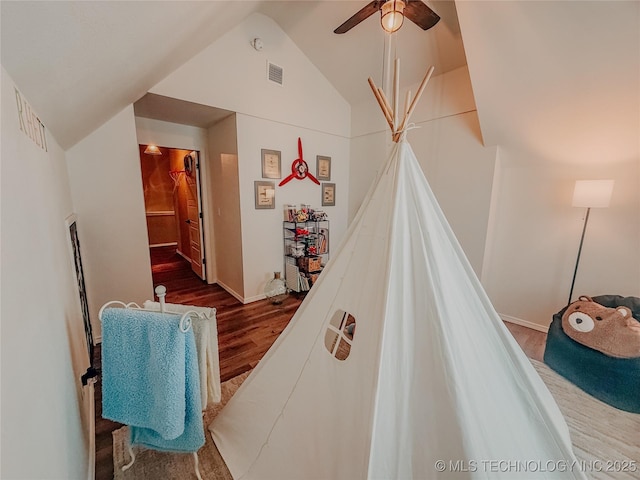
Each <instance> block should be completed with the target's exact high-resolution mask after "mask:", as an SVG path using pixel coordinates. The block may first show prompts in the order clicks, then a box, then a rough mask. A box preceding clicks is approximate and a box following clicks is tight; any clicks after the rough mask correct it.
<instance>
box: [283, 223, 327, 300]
mask: <svg viewBox="0 0 640 480" xmlns="http://www.w3.org/2000/svg"><path fill="white" fill-rule="evenodd" d="M282 238H283V242H284V276H285V283H286V285H287V288H288V289H289V290H293V291H294V292H306V291H308V290H309V289H310V288H311V287H312V286H313V284H314V283H315V282H316V280H317V279H318V275H320V272H322V269H323V268H324V266H325V265H326V263H327V261H328V260H329V220H309V221H306V222H283V223H282Z"/></svg>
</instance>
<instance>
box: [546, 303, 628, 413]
mask: <svg viewBox="0 0 640 480" xmlns="http://www.w3.org/2000/svg"><path fill="white" fill-rule="evenodd" d="M593 300H594V301H595V302H598V303H599V304H600V305H604V306H605V307H609V308H615V307H620V306H624V307H628V308H629V309H630V310H631V312H632V313H633V317H634V318H635V319H636V320H637V321H639V322H640V298H637V297H622V296H620V295H601V296H597V297H593ZM566 309H567V307H565V308H563V309H562V310H560V311H559V312H558V313H556V314H555V315H554V316H553V321H552V322H551V326H550V327H549V333H548V335H547V345H546V348H545V352H544V362H545V363H546V364H547V365H549V366H550V367H551V368H552V369H553V370H555V371H556V372H558V373H559V374H560V375H562V376H563V377H565V378H566V379H567V380H569V381H571V382H572V383H574V384H575V385H577V386H578V387H580V388H581V389H582V390H584V391H585V392H587V393H589V394H590V395H592V396H594V397H596V398H597V399H599V400H601V401H603V402H605V403H608V404H609V405H612V406H614V407H616V408H619V409H621V410H626V411H628V412H633V413H640V358H615V357H610V356H608V355H605V354H604V353H601V352H598V351H597V350H593V349H591V348H589V347H586V346H584V345H582V344H580V343H578V342H576V341H575V340H572V339H571V338H569V337H568V336H567V334H565V333H564V330H563V329H562V315H563V314H564V311H565V310H566Z"/></svg>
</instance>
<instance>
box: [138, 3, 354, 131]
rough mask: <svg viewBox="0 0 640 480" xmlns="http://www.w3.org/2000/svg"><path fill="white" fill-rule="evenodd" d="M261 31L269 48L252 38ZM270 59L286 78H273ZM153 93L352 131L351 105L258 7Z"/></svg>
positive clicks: (309, 125)
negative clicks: (257, 45)
mask: <svg viewBox="0 0 640 480" xmlns="http://www.w3.org/2000/svg"><path fill="white" fill-rule="evenodd" d="M255 37H260V38H261V39H262V41H263V43H264V49H263V50H261V51H259V52H258V51H256V50H255V49H254V48H253V47H252V46H251V45H250V42H251V40H252V39H253V38H255ZM267 61H271V62H272V63H275V64H276V65H279V66H281V67H283V69H284V84H283V86H279V85H276V84H274V83H273V82H269V81H267V78H266V74H267ZM150 92H151V93H156V94H158V95H164V96H167V97H173V98H179V99H182V100H188V101H190V102H194V103H200V104H203V105H210V106H214V107H218V108H223V109H225V110H229V111H231V112H238V113H244V114H247V115H252V116H256V117H260V118H268V119H270V120H274V121H279V122H282V123H286V124H289V125H302V126H305V127H307V128H311V129H315V130H319V131H323V132H328V133H333V134H337V135H348V133H349V128H350V123H349V105H348V103H347V102H346V101H345V100H344V99H343V98H342V97H341V96H340V95H339V94H338V92H337V91H336V90H335V88H333V86H332V85H331V84H330V83H329V82H328V81H327V79H326V78H325V77H324V76H322V74H321V73H320V71H319V70H318V69H317V68H316V67H315V65H313V64H312V63H311V62H310V61H309V59H308V58H307V57H306V56H305V55H304V54H303V53H302V52H301V51H300V49H299V48H298V47H297V46H296V45H295V44H294V43H293V41H292V40H291V39H290V38H289V37H288V36H287V35H286V34H285V33H284V32H283V31H282V29H281V28H280V27H279V26H278V25H277V24H276V23H275V22H274V21H273V20H271V19H270V18H269V17H266V16H264V15H261V14H257V13H254V14H252V15H250V16H249V17H247V19H246V20H245V21H244V22H242V23H241V24H239V25H238V26H237V27H235V28H234V29H233V30H231V31H230V32H228V33H227V34H225V35H224V36H223V37H221V38H220V39H219V40H217V41H216V42H214V43H213V44H211V45H210V46H209V47H207V48H206V49H204V50H203V51H202V52H200V53H199V54H198V55H196V56H194V57H193V58H192V59H191V60H189V61H188V62H186V63H185V64H184V65H183V66H182V67H180V68H179V69H177V70H176V71H175V72H173V73H172V74H171V75H169V76H168V77H167V78H165V79H164V80H162V81H161V82H160V83H158V84H157V85H156V86H155V87H153V88H152V89H151V90H150Z"/></svg>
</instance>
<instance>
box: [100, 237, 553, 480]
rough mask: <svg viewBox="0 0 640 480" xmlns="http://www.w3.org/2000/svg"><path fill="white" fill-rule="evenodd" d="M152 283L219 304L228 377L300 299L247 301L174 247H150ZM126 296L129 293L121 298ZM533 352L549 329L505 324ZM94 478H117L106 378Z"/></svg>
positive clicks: (252, 360)
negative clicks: (199, 272)
mask: <svg viewBox="0 0 640 480" xmlns="http://www.w3.org/2000/svg"><path fill="white" fill-rule="evenodd" d="M151 265H152V275H153V284H154V288H155V286H157V285H164V286H165V287H167V297H166V300H167V302H170V303H183V304H187V305H197V306H202V307H207V306H209V307H210V306H214V307H216V309H217V312H216V317H217V321H218V344H219V355H220V377H221V380H222V381H223V382H224V381H226V380H229V379H230V378H233V377H235V376H236V375H240V374H241V373H244V372H246V371H247V370H250V369H251V368H253V367H255V366H256V364H257V363H258V361H259V360H260V359H261V358H262V356H263V355H264V354H265V353H266V351H267V350H268V349H269V347H271V345H272V344H273V342H274V341H275V340H276V338H278V335H280V333H281V332H282V330H284V328H285V327H286V326H287V324H288V323H289V321H290V320H291V317H293V314H294V313H295V311H296V310H297V308H298V306H299V305H300V303H301V301H302V299H301V298H300V297H296V296H293V295H289V297H288V298H287V299H286V301H285V302H284V303H283V304H281V305H272V304H271V303H270V302H269V301H266V300H263V301H259V302H254V303H250V304H248V305H243V304H242V303H240V302H239V301H238V300H236V299H235V298H234V297H233V296H231V295H230V294H229V293H227V292H226V291H225V290H223V289H222V288H221V287H219V286H218V285H207V284H206V283H205V282H203V281H202V280H200V279H199V278H198V277H197V276H196V275H195V274H194V273H193V272H192V271H191V267H190V265H189V263H188V262H187V261H186V260H185V259H183V258H182V257H181V256H180V255H178V254H177V253H175V247H158V248H153V249H151ZM122 300H127V299H122ZM507 327H508V328H509V330H510V331H511V333H512V334H513V336H514V337H515V339H516V341H518V343H519V344H520V346H521V347H522V349H523V350H524V352H525V354H526V355H527V356H528V357H530V358H535V359H536V360H542V354H543V352H544V345H545V341H546V334H544V333H542V332H538V331H535V330H531V329H529V328H526V327H521V326H518V325H514V324H507ZM100 354H101V350H100V345H97V346H96V349H95V357H96V358H95V365H96V366H97V367H99V366H100ZM95 398H96V477H95V478H96V480H112V479H113V443H112V435H111V432H113V431H114V430H117V429H118V428H120V427H121V426H122V425H120V424H118V423H114V422H112V421H110V420H105V419H103V418H102V383H101V380H98V382H97V383H96V394H95Z"/></svg>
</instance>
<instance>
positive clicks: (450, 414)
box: [210, 70, 584, 480]
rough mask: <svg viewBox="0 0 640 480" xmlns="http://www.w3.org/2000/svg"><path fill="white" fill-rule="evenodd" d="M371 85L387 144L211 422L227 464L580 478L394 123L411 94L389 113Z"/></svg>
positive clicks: (534, 379)
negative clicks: (339, 229) (313, 276)
mask: <svg viewBox="0 0 640 480" xmlns="http://www.w3.org/2000/svg"><path fill="white" fill-rule="evenodd" d="M431 71H432V70H430V72H429V74H428V75H427V76H426V77H425V81H423V84H422V86H421V89H420V91H419V92H418V94H417V95H416V98H415V99H414V102H412V107H413V106H415V101H416V100H417V98H418V97H419V95H420V93H421V91H422V89H423V88H424V85H426V82H427V80H428V77H429V76H430V73H431ZM396 78H397V77H396ZM370 83H371V86H372V88H373V89H374V93H376V97H377V98H378V100H379V102H380V105H381V107H383V111H384V110H387V111H386V112H385V116H387V113H388V114H389V115H388V116H387V119H388V120H390V122H389V123H390V125H391V126H392V132H393V135H394V140H396V142H397V143H396V145H395V146H394V148H393V151H392V153H391V156H390V158H389V160H388V162H387V163H386V165H385V167H384V168H382V169H381V171H380V173H379V175H378V177H377V179H376V181H375V182H374V185H373V187H372V188H371V190H370V192H369V193H368V195H367V197H366V198H365V201H364V202H363V205H362V207H361V209H360V211H359V213H358V215H357V216H356V218H355V219H354V221H353V222H352V224H351V226H350V228H349V231H348V232H347V234H346V236H345V240H344V241H343V243H342V245H341V248H340V249H339V252H338V253H337V254H335V255H334V256H333V258H332V260H331V261H330V262H329V263H328V265H327V266H326V268H325V270H324V272H323V273H322V275H321V276H320V278H319V280H318V282H317V284H316V285H314V287H313V289H312V290H311V291H310V292H309V294H308V295H307V297H306V299H305V300H304V302H303V303H302V305H301V306H300V308H299V309H298V311H297V313H296V314H295V316H294V317H293V319H292V320H291V322H290V323H289V325H288V327H287V328H286V329H285V330H284V332H283V333H282V334H281V336H280V337H279V338H278V340H277V341H276V343H275V344H274V345H273V347H272V348H271V349H270V350H269V352H267V354H266V355H265V357H264V358H263V359H262V361H261V362H260V363H259V364H258V366H257V367H256V368H255V369H254V371H253V372H252V373H251V375H250V376H249V377H248V378H247V380H246V381H245V382H244V384H243V385H242V386H241V387H240V389H239V390H238V391H237V392H236V394H235V395H234V396H233V397H232V399H231V400H230V402H229V403H228V404H227V406H226V407H225V408H224V409H223V411H222V412H221V413H220V414H219V416H218V417H217V418H216V419H215V420H214V422H213V423H212V424H211V427H210V430H211V433H212V436H213V439H214V441H215V443H216V445H217V447H218V449H219V450H220V453H221V454H222V456H223V458H224V460H225V462H226V463H227V466H228V467H229V470H230V471H231V474H232V475H233V477H234V478H235V479H236V480H238V479H260V480H266V479H278V480H284V479H295V480H307V479H348V480H354V479H363V478H369V479H389V480H398V479H425V480H430V479H436V478H474V479H475V478H492V479H493V478H500V477H502V478H508V479H513V478H584V476H583V474H582V473H581V472H580V471H579V469H577V468H576V467H575V464H572V462H574V461H575V457H574V456H573V453H572V449H571V442H570V439H569V432H568V429H567V427H566V425H565V423H564V420H563V418H562V415H561V413H560V411H559V410H558V408H557V406H556V404H555V402H554V400H553V398H552V397H551V395H550V393H549V391H548V390H547V388H546V386H545V385H544V383H543V382H542V381H541V379H540V377H539V376H538V375H537V373H536V372H535V370H534V369H533V367H532V366H531V364H530V362H529V360H528V359H527V358H526V357H525V356H524V354H523V353H522V351H521V350H520V348H519V347H518V345H517V344H516V343H515V341H514V340H513V338H512V336H511V334H510V333H509V332H508V330H507V329H506V328H505V327H504V325H503V324H502V321H501V320H500V318H499V317H498V315H497V314H496V312H495V311H494V309H493V307H492V305H491V303H490V302H489V300H488V298H487V296H486V294H485V292H484V291H483V289H482V287H481V285H480V283H479V281H478V280H477V278H476V276H475V274H474V272H473V271H472V269H471V267H470V265H469V263H468V261H467V259H466V257H465V256H464V253H463V252H462V250H461V248H460V246H459V244H458V242H457V240H456V238H455V237H454V235H453V233H452V231H451V229H450V227H449V225H448V223H447V221H446V219H445V217H444V215H443V214H442V211H441V210H440V208H439V206H438V204H437V202H436V199H435V197H434V196H433V193H432V192H431V190H430V188H429V185H428V183H427V181H426V179H425V177H424V174H423V173H422V170H421V169H420V167H419V164H418V162H417V160H416V158H415V155H414V153H413V151H412V149H411V147H410V145H409V144H408V143H407V142H406V141H405V140H404V138H403V137H404V135H402V134H401V133H400V132H399V131H398V130H400V131H401V130H403V129H404V126H405V125H406V120H407V118H408V116H409V115H410V112H411V110H413V108H411V107H410V108H408V109H406V112H405V119H404V121H403V122H402V124H400V125H397V123H396V122H395V120H394V119H395V118H397V115H394V114H392V113H391V109H390V108H389V105H388V102H387V101H386V98H385V97H384V94H382V93H381V91H379V90H377V89H376V88H375V86H374V85H373V83H372V82H371V81H370ZM396 97H397V95H396ZM407 98H409V97H407ZM394 103H395V104H397V100H396V102H394ZM407 103H408V102H407ZM385 104H386V105H385ZM345 312H346V313H347V314H349V315H350V316H347V315H346V314H345ZM346 318H349V319H350V320H348V321H347V322H346V324H349V323H350V322H351V321H352V320H351V318H355V321H356V325H357V327H356V329H355V333H354V335H353V337H351V335H350V334H349V333H348V332H347V330H350V329H347V328H346V326H345V319H346ZM340 342H342V343H340ZM345 357H346V358H345ZM439 462H442V463H439ZM490 462H491V463H490ZM500 462H502V463H500ZM504 462H510V463H504ZM572 465H573V466H572ZM531 472H533V473H531Z"/></svg>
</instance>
